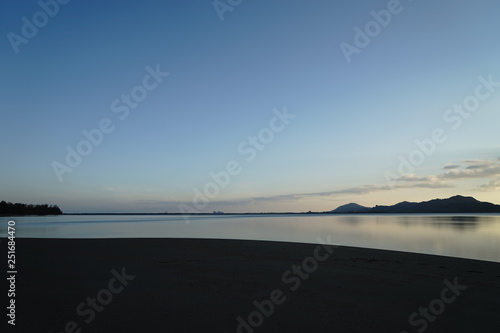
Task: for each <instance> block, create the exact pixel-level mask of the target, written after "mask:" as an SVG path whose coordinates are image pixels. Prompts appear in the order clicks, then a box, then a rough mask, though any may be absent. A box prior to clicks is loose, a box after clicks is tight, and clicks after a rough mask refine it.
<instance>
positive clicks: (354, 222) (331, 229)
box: [0, 214, 500, 262]
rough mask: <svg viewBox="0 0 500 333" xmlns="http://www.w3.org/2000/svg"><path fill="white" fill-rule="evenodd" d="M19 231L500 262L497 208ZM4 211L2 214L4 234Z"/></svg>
mask: <svg viewBox="0 0 500 333" xmlns="http://www.w3.org/2000/svg"><path fill="white" fill-rule="evenodd" d="M11 219H13V220H15V221H16V237H19V238H23V237H24V238H27V237H33V238H150V237H177V238H179V237H182V238H220V239H255V240H273V241H291V242H301V243H316V242H317V237H318V236H323V237H325V236H328V235H331V237H332V239H333V242H334V243H335V244H337V245H346V246H357V247H366V248H378V249H389V250H398V251H407V252H418V253H427V254H440V255H447V256H456V257H464V258H473V259H482V260H490V261H497V262H500V215H492V214H484V215H464V214H461V215H457V216H452V215H444V214H442V215H383V214H380V215H368V214H367V215H311V214H309V215H223V216H221V215H218V216H192V217H190V223H189V224H186V222H185V220H184V218H183V217H182V216H172V215H141V216H131V215H113V216H102V215H100V216H92V215H83V216H67V215H66V216H51V217H40V216H29V217H14V218H11ZM7 221H9V218H8V217H0V237H3V238H5V237H6V232H7V227H6V226H7Z"/></svg>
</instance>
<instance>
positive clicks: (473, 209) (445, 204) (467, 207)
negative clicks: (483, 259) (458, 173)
mask: <svg viewBox="0 0 500 333" xmlns="http://www.w3.org/2000/svg"><path fill="white" fill-rule="evenodd" d="M331 212H332V213H341V214H349V213H393V214H405V213H500V205H495V204H492V203H489V202H483V201H478V200H476V199H474V198H473V197H465V196H461V195H456V196H453V197H450V198H447V199H434V200H430V201H423V202H408V201H403V202H400V203H397V204H395V205H393V206H379V205H376V206H375V207H373V208H368V207H364V206H361V205H358V204H356V203H350V204H347V205H343V206H340V207H338V208H336V209H334V210H332V211H331Z"/></svg>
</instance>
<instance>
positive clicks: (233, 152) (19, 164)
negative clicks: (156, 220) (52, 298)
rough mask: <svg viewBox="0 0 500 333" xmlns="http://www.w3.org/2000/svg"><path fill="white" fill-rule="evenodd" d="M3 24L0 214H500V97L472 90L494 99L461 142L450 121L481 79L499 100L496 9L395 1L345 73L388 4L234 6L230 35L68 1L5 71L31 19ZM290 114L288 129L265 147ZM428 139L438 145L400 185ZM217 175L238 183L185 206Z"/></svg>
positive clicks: (196, 15) (169, 11) (149, 8)
mask: <svg viewBox="0 0 500 333" xmlns="http://www.w3.org/2000/svg"><path fill="white" fill-rule="evenodd" d="M42 2H43V0H42ZM48 2H49V3H50V1H48ZM222 3H226V1H222ZM0 6H1V10H0V12H1V13H2V14H0V15H2V19H1V20H0V29H1V31H2V33H3V36H4V37H3V39H2V44H1V51H0V57H1V61H0V68H1V73H2V75H1V76H0V88H1V90H0V91H1V92H0V93H1V95H2V98H1V99H0V103H1V104H0V110H1V113H2V122H1V123H0V140H1V146H0V154H1V156H2V157H3V158H2V162H1V163H0V175H1V178H0V179H1V180H0V200H6V201H11V202H25V203H49V204H57V205H59V207H60V208H61V209H62V210H63V211H64V212H66V213H71V212H164V211H168V212H179V204H183V205H184V207H191V208H192V209H193V211H196V210H197V211H203V212H211V211H212V210H222V211H225V212H262V211H298V212H299V211H308V210H313V211H324V210H331V209H334V208H336V207H337V206H339V205H341V204H345V203H349V202H357V203H359V204H362V205H366V206H372V205H375V204H394V203H396V202H399V201H403V200H408V201H423V200H430V199H433V198H444V197H448V196H452V195H455V194H462V195H471V196H474V197H475V198H477V199H479V200H484V201H490V202H495V203H498V204H500V196H499V195H498V190H500V151H499V148H500V140H499V131H498V128H499V124H500V112H499V111H500V86H499V84H497V86H495V85H494V84H493V86H492V87H491V86H490V87H489V88H490V89H491V91H488V89H487V88H486V87H482V88H478V89H480V90H479V91H480V92H481V93H482V96H483V97H484V95H485V93H488V96H487V97H484V98H483V100H480V103H479V105H477V107H476V108H475V109H474V111H473V112H470V116H468V117H467V118H464V117H462V116H460V117H461V119H462V120H461V123H460V124H459V123H458V120H456V117H457V116H458V113H453V114H452V113H448V114H447V110H448V109H450V108H452V107H453V105H454V104H461V103H464V101H465V100H467V98H468V101H469V102H470V101H473V99H471V98H470V97H471V96H474V94H475V93H476V91H477V87H478V85H480V84H481V81H480V80H479V79H478V78H479V77H483V79H485V80H488V79H489V80H491V81H494V82H500V67H499V59H500V44H499V43H498V32H499V31H500V21H499V20H498V13H499V12H500V3H499V2H498V1H496V0H482V1H451V0H447V1H445V0H439V1H423V0H420V1H409V0H402V1H401V2H400V5H399V7H397V8H399V13H396V14H392V15H391V20H390V22H389V23H388V24H385V25H386V26H385V27H381V28H380V31H378V32H374V33H372V35H374V36H373V37H371V38H370V39H371V40H370V42H369V44H368V45H367V46H365V47H363V48H358V53H354V54H352V56H351V59H350V60H351V61H350V62H349V63H348V61H347V60H346V58H345V57H344V54H343V52H342V49H341V47H340V45H341V43H343V42H344V43H348V44H350V45H353V46H355V41H354V39H355V30H354V29H355V27H359V28H360V29H361V30H364V29H365V25H366V24H367V23H369V22H370V21H373V20H374V17H373V15H372V14H371V11H375V12H379V11H380V10H386V9H387V7H388V1H348V0H343V1H333V0H332V1H330V0H327V1H325V0H321V1H320V0H308V1H305V0H302V1H298V0H287V1H284V0H283V1H269V0H266V1H264V0H260V1H259V0H253V1H242V3H241V4H240V5H238V6H235V7H233V8H232V11H225V12H224V13H223V14H222V15H223V18H224V20H221V19H220V17H219V15H218V13H217V11H216V10H215V8H214V5H213V1H210V0H209V1H207V0H203V1H201V0H198V1H153V0H145V1H140V2H139V1H137V2H133V1H71V2H69V3H67V4H64V5H59V11H58V12H57V13H56V14H55V15H53V17H50V18H48V22H47V24H46V25H44V26H41V27H39V28H38V32H37V33H36V34H35V35H34V36H32V37H30V38H26V40H25V41H27V42H26V43H21V44H19V45H18V46H17V47H18V50H17V51H18V52H17V53H16V52H15V47H13V44H12V42H11V39H12V36H13V35H12V34H10V38H9V33H14V34H16V35H18V36H21V37H22V36H23V31H22V29H23V25H24V24H25V23H24V22H25V21H23V20H22V18H23V17H26V18H27V21H29V22H33V16H34V15H35V16H36V18H37V19H39V20H40V19H43V15H40V14H39V15H36V13H37V12H39V11H40V10H42V9H41V7H40V5H39V4H38V3H37V1H15V2H7V1H2V2H1V3H0ZM52 9H53V7H52ZM47 17H48V16H47ZM42 23H43V22H42ZM369 26H370V25H369ZM371 26H372V27H373V24H372V25H371ZM26 29H27V28H26ZM26 29H24V30H26ZM28 30H29V29H28ZM25 32H26V31H25ZM358 42H359V41H358ZM344 45H345V44H344ZM363 46H364V45H363ZM148 66H149V68H151V69H153V70H154V69H155V68H159V69H160V70H161V71H162V72H168V73H169V75H168V76H166V77H164V78H162V80H163V81H162V82H160V83H159V84H158V85H157V87H156V88H155V89H153V90H151V91H148V93H147V96H146V97H145V99H144V100H143V101H141V102H140V103H138V105H137V107H135V108H134V109H132V108H129V111H130V112H129V114H128V115H127V116H126V117H123V116H124V113H123V112H114V110H113V108H112V104H113V102H114V101H115V100H116V99H118V102H119V103H118V104H116V105H115V107H118V106H121V107H123V106H125V104H124V103H123V102H121V101H120V98H121V96H122V94H129V95H130V94H131V91H132V90H133V89H134V88H135V87H137V86H142V84H143V79H144V77H145V76H146V75H147V74H148V71H147V70H146V68H147V67H148ZM148 82H149V84H150V85H151V84H153V83H154V82H155V81H154V80H149V81H148ZM136 90H137V89H136ZM137 91H139V90H137ZM285 109H286V112H288V113H289V114H292V115H294V116H295V118H293V119H289V123H288V124H286V125H284V126H280V127H279V128H280V129H282V130H281V131H280V132H279V133H278V132H276V133H274V136H273V138H272V139H269V137H267V136H266V134H269V130H265V128H269V126H270V122H271V121H272V119H273V117H275V113H276V112H284V111H283V110H285ZM122 110H123V109H122ZM115 111H116V109H115ZM445 115H447V117H448V121H447V120H445V119H444V118H443V116H445ZM120 116H122V118H124V119H120ZM450 117H455V118H450ZM106 118H107V119H110V121H111V123H112V126H114V130H113V131H112V132H111V133H108V134H104V135H103V138H102V142H101V143H100V144H98V145H97V146H93V148H92V152H91V153H90V154H88V155H87V156H84V157H83V158H82V161H81V163H80V164H79V165H78V166H76V167H74V168H72V172H65V173H64V174H62V177H61V178H62V181H60V179H58V177H57V175H56V172H55V171H54V168H53V164H54V162H58V163H61V165H62V164H66V162H65V159H66V155H67V150H66V147H67V146H69V147H71V148H72V149H76V147H77V145H78V143H79V142H80V141H82V140H85V139H86V138H85V136H84V135H83V134H82V131H83V130H88V131H90V130H92V129H95V128H98V127H99V124H100V122H101V121H102V120H103V119H106ZM451 119H455V120H453V121H452V120H451ZM273 124H275V125H276V124H278V125H279V124H281V123H279V122H276V123H273ZM454 126H455V127H456V128H454ZM435 128H441V129H442V130H443V133H442V135H446V140H445V141H444V142H440V143H437V144H436V145H435V149H433V150H432V151H431V153H429V154H428V155H425V156H424V160H423V161H422V163H420V164H419V165H415V166H414V168H412V169H410V170H408V169H405V170H406V171H408V172H406V171H405V172H403V173H400V172H398V167H399V166H400V164H401V162H400V157H403V158H405V159H407V160H408V159H409V157H410V154H411V153H412V152H413V151H415V150H416V149H419V148H418V146H417V145H416V143H415V140H425V139H428V138H431V137H432V132H433V130H434V129H435ZM261 131H263V132H262V133H263V134H262V135H264V137H265V138H266V139H268V140H267V143H266V144H265V145H264V147H265V148H264V149H263V150H262V151H258V150H257V149H255V148H254V149H255V151H256V154H255V158H254V159H253V160H251V161H249V160H248V159H249V157H250V153H248V149H250V147H251V146H250V143H249V141H248V137H249V136H258V134H259V133H260V132H261ZM245 141H247V142H246V143H245ZM240 145H243V146H240ZM238 147H240V151H239V150H238ZM260 148H262V147H260ZM242 149H247V150H246V151H247V153H246V154H242V153H241V150H242ZM416 154H417V155H418V154H419V153H416ZM417 155H415V154H414V157H415V156H417ZM422 156H423V155H422ZM417 157H418V156H417ZM229 161H236V162H237V163H238V165H239V167H240V170H239V171H240V172H239V173H238V174H235V175H232V176H230V179H229V184H228V185H227V186H225V187H221V186H219V185H217V186H218V190H217V192H219V193H217V194H216V195H215V194H214V195H212V198H209V203H208V204H203V205H202V204H201V203H202V201H199V200H198V201H197V202H198V206H195V205H193V202H192V201H193V198H194V197H195V193H196V189H198V190H199V191H200V192H202V193H203V192H204V189H205V187H206V186H207V184H209V183H210V182H212V179H211V177H210V176H209V173H210V172H211V171H212V172H218V171H220V170H224V169H225V168H226V165H227V163H228V162H229ZM387 172H390V173H392V174H393V175H394V174H395V175H397V176H398V177H399V179H397V180H396V181H395V182H394V183H392V184H390V183H388V182H387V180H386V177H385V175H386V173H387ZM212 185H213V184H212ZM210 186H211V185H208V187H210ZM212 188H213V186H212Z"/></svg>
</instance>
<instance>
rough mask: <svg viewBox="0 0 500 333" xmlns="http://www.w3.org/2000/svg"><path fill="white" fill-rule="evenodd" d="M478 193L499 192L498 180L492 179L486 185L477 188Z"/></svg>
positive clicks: (499, 182)
mask: <svg viewBox="0 0 500 333" xmlns="http://www.w3.org/2000/svg"><path fill="white" fill-rule="evenodd" d="M477 190H478V191H484V192H487V191H498V190H500V178H497V179H492V180H490V181H489V182H488V183H486V184H483V185H480V186H478V187H477Z"/></svg>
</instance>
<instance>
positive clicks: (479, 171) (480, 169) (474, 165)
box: [438, 160, 500, 179]
mask: <svg viewBox="0 0 500 333" xmlns="http://www.w3.org/2000/svg"><path fill="white" fill-rule="evenodd" d="M438 177H439V178H441V179H472V178H490V177H500V162H497V161H486V160H465V161H462V165H460V166H459V167H458V168H454V169H452V170H449V171H447V172H445V173H443V174H441V175H439V176H438Z"/></svg>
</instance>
